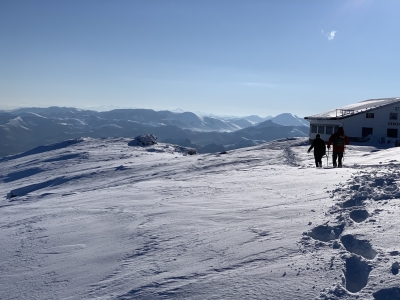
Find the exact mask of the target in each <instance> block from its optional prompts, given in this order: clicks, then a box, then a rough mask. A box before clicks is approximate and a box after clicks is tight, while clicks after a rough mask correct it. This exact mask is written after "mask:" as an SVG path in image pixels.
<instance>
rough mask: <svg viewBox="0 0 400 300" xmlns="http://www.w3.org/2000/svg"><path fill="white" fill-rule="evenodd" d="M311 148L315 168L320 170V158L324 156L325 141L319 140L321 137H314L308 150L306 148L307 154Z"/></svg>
mask: <svg viewBox="0 0 400 300" xmlns="http://www.w3.org/2000/svg"><path fill="white" fill-rule="evenodd" d="M312 148H314V158H315V166H316V167H317V168H322V156H324V155H325V153H326V148H325V141H324V140H323V139H321V136H320V135H319V134H317V135H316V137H315V139H314V140H313V142H312V144H311V146H310V148H308V151H307V153H310V151H311V150H312Z"/></svg>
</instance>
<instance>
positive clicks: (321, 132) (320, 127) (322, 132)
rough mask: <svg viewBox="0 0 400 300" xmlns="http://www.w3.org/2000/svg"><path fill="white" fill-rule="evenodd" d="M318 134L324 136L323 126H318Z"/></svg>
mask: <svg viewBox="0 0 400 300" xmlns="http://www.w3.org/2000/svg"><path fill="white" fill-rule="evenodd" d="M318 133H320V134H324V133H325V126H318Z"/></svg>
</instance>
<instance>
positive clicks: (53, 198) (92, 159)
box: [0, 138, 400, 300]
mask: <svg viewBox="0 0 400 300" xmlns="http://www.w3.org/2000/svg"><path fill="white" fill-rule="evenodd" d="M131 142H132V139H126V138H107V139H93V138H85V139H74V140H69V141H65V142H61V143H56V144H52V145H47V146H41V147H38V148H36V149H32V150H31V151H28V152H25V153H22V154H19V155H15V156H12V157H11V156H10V157H7V158H6V159H2V160H1V161H0V194H2V195H3V198H2V200H1V202H0V228H1V230H2V235H1V242H2V248H1V249H0V253H1V255H2V264H1V266H0V267H1V273H0V298H1V299H23V298H26V295H29V297H30V298H33V299H35V298H38V299H52V298H57V299H64V298H68V299H165V298H168V299H170V298H181V299H215V298H218V299H378V300H383V299H398V293H399V288H398V278H399V277H398V276H400V275H399V274H398V271H399V267H400V265H399V261H400V246H399V245H400V236H399V235H398V228H399V227H398V226H399V225H400V224H399V223H400V221H399V218H398V214H399V213H400V208H399V207H400V206H399V204H400V189H399V180H400V171H399V165H400V154H399V153H398V149H396V148H392V149H386V150H379V149H375V148H373V147H365V146H364V147H358V146H349V147H348V149H347V151H346V155H345V161H344V165H345V168H342V169H332V168H330V165H331V164H328V166H326V165H327V161H326V160H324V168H322V169H316V168H315V167H314V162H313V157H312V155H307V149H308V147H309V145H308V143H307V138H287V139H281V140H276V141H272V142H268V143H264V144H261V145H257V146H253V147H248V148H242V149H238V150H234V151H228V152H226V153H219V154H204V155H188V153H187V149H186V148H184V147H179V146H176V145H171V144H165V143H157V144H151V145H148V146H129V144H130V143H131ZM88 274H90V276H88ZM396 297H397V298H396Z"/></svg>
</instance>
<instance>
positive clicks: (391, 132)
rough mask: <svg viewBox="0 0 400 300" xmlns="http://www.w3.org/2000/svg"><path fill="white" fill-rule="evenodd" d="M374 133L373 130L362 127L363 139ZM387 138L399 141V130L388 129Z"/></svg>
mask: <svg viewBox="0 0 400 300" xmlns="http://www.w3.org/2000/svg"><path fill="white" fill-rule="evenodd" d="M372 133H373V128H369V127H362V129H361V135H362V137H366V136H369V135H372ZM386 137H388V138H394V139H397V137H398V129H397V128H388V129H387V131H386Z"/></svg>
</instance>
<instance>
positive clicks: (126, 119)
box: [0, 107, 309, 157]
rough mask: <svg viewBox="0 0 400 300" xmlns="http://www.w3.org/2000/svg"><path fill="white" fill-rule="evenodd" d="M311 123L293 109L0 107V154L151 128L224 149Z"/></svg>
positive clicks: (204, 149)
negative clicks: (211, 111) (244, 113)
mask: <svg viewBox="0 0 400 300" xmlns="http://www.w3.org/2000/svg"><path fill="white" fill-rule="evenodd" d="M308 126H309V124H308V122H306V121H305V120H303V119H301V118H298V117H297V116H295V115H292V114H290V113H284V114H280V115H277V116H275V117H267V118H261V117H259V116H248V117H216V116H200V115H198V114H195V113H192V112H171V111H154V110H151V109H115V110H110V111H103V112H97V111H93V110H81V109H76V108H70V107H48V108H20V109H17V110H13V111H0V157H2V156H6V155H11V154H16V153H19V152H23V151H26V150H29V149H31V148H33V147H37V146H39V145H43V144H49V143H54V142H58V141H62V140H66V139H70V138H77V137H97V138H105V137H135V136H137V135H141V134H147V133H152V134H154V135H155V136H157V137H158V140H159V141H160V142H167V143H172V144H177V145H181V146H186V147H188V146H189V147H194V148H196V149H197V150H198V152H200V153H208V152H217V151H225V150H230V149H237V148H243V147H248V146H253V145H257V144H260V143H263V142H266V141H270V140H274V139H278V138H284V137H294V136H308V131H309V127H308Z"/></svg>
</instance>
